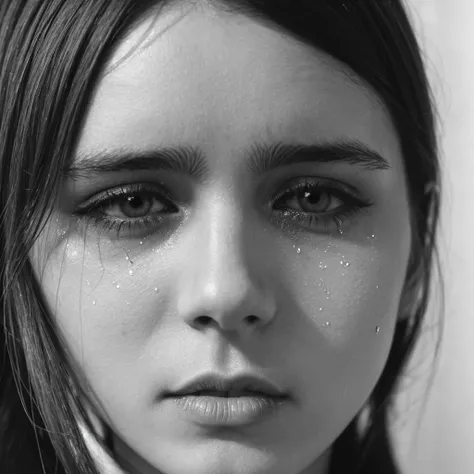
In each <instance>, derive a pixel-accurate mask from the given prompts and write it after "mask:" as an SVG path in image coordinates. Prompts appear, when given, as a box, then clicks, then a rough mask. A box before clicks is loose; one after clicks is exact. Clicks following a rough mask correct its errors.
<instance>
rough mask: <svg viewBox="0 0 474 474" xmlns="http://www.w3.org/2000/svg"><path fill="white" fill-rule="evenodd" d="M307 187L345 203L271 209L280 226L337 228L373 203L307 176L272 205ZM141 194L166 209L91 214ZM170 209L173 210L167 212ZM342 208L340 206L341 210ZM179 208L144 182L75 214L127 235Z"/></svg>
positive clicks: (89, 203)
mask: <svg viewBox="0 0 474 474" xmlns="http://www.w3.org/2000/svg"><path fill="white" fill-rule="evenodd" d="M304 190H307V191H309V192H313V193H314V192H318V193H320V194H321V195H329V196H331V197H332V198H334V197H336V198H337V199H339V200H340V201H342V202H343V203H344V204H343V205H342V206H339V208H337V209H336V211H332V212H327V213H323V214H312V213H309V212H305V211H298V210H294V209H284V210H272V214H274V215H275V216H276V217H277V220H278V221H279V223H280V224H279V225H285V223H286V224H287V223H288V220H291V221H293V222H295V223H297V224H298V225H303V226H305V227H309V228H310V227H314V226H317V225H318V224H322V225H324V227H326V228H328V227H330V226H331V225H334V224H336V225H337V226H338V227H339V226H341V225H342V224H343V222H344V221H346V220H347V219H350V218H353V217H355V216H356V215H357V214H358V212H360V211H361V210H366V209H367V208H369V207H371V206H372V204H373V203H372V202H370V201H368V200H363V199H361V198H358V197H355V196H354V195H353V194H351V193H350V192H349V191H347V190H346V189H345V187H344V186H342V185H339V184H337V183H331V184H330V185H329V184H323V183H321V182H317V181H309V180H308V179H307V178H306V179H304V180H300V181H299V182H298V183H296V184H295V185H293V186H291V187H289V188H288V186H287V188H286V189H285V190H284V191H283V192H281V193H279V194H277V195H276V196H274V197H273V199H272V206H274V205H275V203H278V202H280V201H281V200H283V199H285V198H286V199H290V198H293V197H297V196H298V193H299V192H302V191H304ZM131 196H140V197H147V198H150V199H151V198H155V199H156V200H157V201H159V202H160V203H162V204H163V205H164V206H165V209H166V211H165V212H162V213H160V214H155V215H152V216H145V217H140V218H136V219H133V218H132V219H128V220H127V219H117V218H109V217H104V215H94V214H93V213H94V212H96V211H98V210H103V209H107V207H110V206H112V205H114V204H118V203H120V202H121V201H123V200H125V199H126V198H127V197H131ZM170 208H173V209H175V211H172V212H170V211H169V209H170ZM340 208H342V209H340ZM178 213H179V209H178V207H177V206H176V205H174V204H173V203H172V198H171V197H170V196H169V195H168V193H167V192H166V191H165V190H164V189H163V188H157V187H156V186H150V185H145V184H135V185H129V186H119V187H117V188H114V189H110V190H106V191H104V192H103V193H102V194H101V195H99V196H98V197H96V198H93V199H91V200H89V201H87V202H86V203H85V204H83V205H81V206H80V208H78V209H77V210H76V211H75V212H74V214H75V215H76V216H77V217H81V218H85V219H87V221H88V222H89V223H92V224H94V225H95V226H97V227H101V230H102V231H105V232H112V231H114V232H115V233H116V235H117V237H119V236H120V235H121V234H123V233H124V232H127V233H129V234H130V235H134V234H137V233H138V234H139V233H140V231H143V232H146V231H150V230H152V229H154V228H157V227H159V226H161V225H164V224H165V223H166V217H164V215H163V214H171V215H172V214H178Z"/></svg>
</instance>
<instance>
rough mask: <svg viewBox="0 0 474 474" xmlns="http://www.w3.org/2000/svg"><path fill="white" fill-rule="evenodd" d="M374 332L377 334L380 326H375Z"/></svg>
mask: <svg viewBox="0 0 474 474" xmlns="http://www.w3.org/2000/svg"><path fill="white" fill-rule="evenodd" d="M375 332H376V333H377V334H378V333H379V332H380V326H377V327H376V328H375Z"/></svg>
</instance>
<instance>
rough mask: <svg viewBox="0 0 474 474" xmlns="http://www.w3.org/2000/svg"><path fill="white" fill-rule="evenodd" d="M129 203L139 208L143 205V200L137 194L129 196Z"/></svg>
mask: <svg viewBox="0 0 474 474" xmlns="http://www.w3.org/2000/svg"><path fill="white" fill-rule="evenodd" d="M128 204H129V205H130V206H131V207H133V208H135V209H136V208H138V207H141V206H142V205H143V201H142V200H141V199H140V198H139V197H137V196H130V197H129V198H128Z"/></svg>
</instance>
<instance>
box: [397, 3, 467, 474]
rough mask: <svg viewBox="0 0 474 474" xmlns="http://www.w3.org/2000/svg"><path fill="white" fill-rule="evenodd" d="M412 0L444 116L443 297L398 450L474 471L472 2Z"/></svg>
mask: <svg viewBox="0 0 474 474" xmlns="http://www.w3.org/2000/svg"><path fill="white" fill-rule="evenodd" d="M405 1H406V3H407V4H408V7H409V9H410V13H411V16H412V18H413V22H414V24H415V26H416V30H417V33H418V36H419V39H420V41H421V44H422V47H423V50H424V54H425V56H426V58H427V61H428V72H429V76H430V80H431V83H432V86H433V90H434V93H435V97H436V100H437V103H438V109H439V114H440V119H441V120H440V130H439V132H440V136H441V141H440V145H441V153H442V166H443V172H444V176H443V185H444V189H443V192H444V194H443V198H444V202H443V208H442V216H441V235H440V253H441V260H442V266H443V272H444V277H443V278H444V285H445V296H444V310H443V308H440V302H439V294H440V292H439V290H437V291H436V294H435V295H434V297H433V298H432V302H431V310H430V311H429V315H428V320H427V326H426V330H425V332H424V334H423V337H422V341H421V344H420V346H419V347H418V348H417V351H416V354H415V357H414V359H413V361H412V363H411V367H410V368H409V371H408V373H407V377H406V380H405V385H404V387H402V390H401V393H400V401H399V404H398V407H397V413H396V415H395V419H394V424H395V426H396V433H397V434H396V446H397V451H398V453H399V456H400V458H401V459H402V466H403V467H404V469H405V471H404V474H448V473H449V474H474V308H473V306H474V305H473V304H472V302H474V157H473V153H474V1H473V0H405ZM471 206H472V207H471ZM440 310H443V313H442V315H441V316H440V315H439V313H440ZM440 318H441V319H440ZM440 334H441V337H442V343H441V346H440V348H439V352H438V355H437V358H436V359H435V357H434V351H435V349H436V344H437V339H438V337H439V336H440ZM430 374H433V376H432V377H430Z"/></svg>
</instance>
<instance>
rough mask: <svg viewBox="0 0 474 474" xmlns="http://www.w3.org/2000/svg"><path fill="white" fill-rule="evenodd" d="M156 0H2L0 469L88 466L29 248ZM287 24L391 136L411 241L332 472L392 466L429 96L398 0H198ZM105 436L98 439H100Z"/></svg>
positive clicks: (422, 301)
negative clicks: (377, 356)
mask: <svg viewBox="0 0 474 474" xmlns="http://www.w3.org/2000/svg"><path fill="white" fill-rule="evenodd" d="M169 3H172V2H170V1H168V2H166V0H162V1H156V0H155V1H152V0H147V1H144V0H48V1H44V0H15V1H14V2H1V4H0V64H1V68H0V104H2V110H1V115H0V180H1V184H0V186H1V187H0V196H1V201H0V218H1V223H0V280H1V283H0V285H1V286H0V289H1V294H0V297H1V306H0V311H1V324H0V331H1V334H0V376H1V385H0V471H1V472H2V473H6V474H7V473H15V474H18V473H29V474H35V473H40V472H43V470H44V471H45V472H51V473H52V472H58V473H61V472H67V473H70V474H73V473H74V474H75V473H78V472H80V473H87V474H93V473H95V474H96V473H97V472H98V471H97V469H96V467H95V465H94V463H93V461H92V459H91V457H90V454H89V452H88V450H87V449H86V446H85V444H84V440H83V438H82V436H81V435H80V431H79V427H78V424H77V416H75V415H77V414H78V413H79V414H80V415H81V417H83V418H84V420H85V422H86V424H87V425H88V426H89V428H91V430H92V427H91V426H90V425H89V424H88V422H87V417H86V416H85V412H84V407H83V406H82V405H81V402H80V400H79V397H76V396H74V395H73V394H74V390H77V389H78V386H79V385H80V384H78V383H77V380H75V374H74V370H72V367H71V365H70V363H69V362H68V360H67V357H66V352H65V346H64V344H63V342H62V341H61V340H60V335H59V334H58V332H57V331H55V329H54V324H53V321H52V318H51V315H49V314H48V311H47V309H46V305H45V300H44V298H43V296H42V294H41V290H40V286H39V284H38V282H37V280H36V278H35V275H34V273H33V270H32V266H31V264H30V260H29V252H30V250H31V248H32V245H33V243H34V241H35V239H36V238H37V236H38V234H39V232H40V231H41V228H42V227H41V226H42V225H43V224H44V222H45V218H47V217H48V216H49V215H50V214H49V213H50V210H51V208H52V204H53V203H54V201H55V199H56V196H57V194H56V193H57V190H58V187H59V183H60V176H61V170H62V169H63V168H64V167H65V166H66V164H67V162H68V159H69V157H70V156H72V152H73V150H74V147H75V145H76V142H77V138H78V134H79V131H80V130H81V126H82V123H83V120H84V116H85V113H86V110H87V107H88V105H89V103H90V100H91V97H92V94H93V90H94V87H95V85H96V84H97V82H98V80H99V79H100V76H101V74H102V73H103V72H104V71H103V69H104V66H105V64H106V63H107V59H108V58H109V57H110V55H111V53H112V52H113V50H114V48H115V47H116V45H117V43H118V41H119V40H120V39H121V38H123V37H124V36H125V35H126V34H127V32H128V31H130V29H131V28H132V27H133V25H135V24H136V22H137V21H139V19H140V18H141V17H142V16H143V14H144V13H145V12H146V11H149V10H150V9H151V8H153V7H160V6H164V5H165V4H169ZM208 3H212V4H213V5H214V6H215V7H216V8H229V9H230V10H232V11H236V12H239V13H240V14H244V15H248V16H251V17H253V18H256V19H258V20H259V21H262V22H266V23H269V24H271V25H272V26H273V27H275V28H278V29H280V30H282V31H285V32H289V33H290V34H292V35H293V36H294V37H296V38H298V39H299V40H301V41H302V42H304V43H306V44H309V45H311V46H313V47H316V48H320V49H322V50H324V51H326V52H327V53H328V54H330V55H332V56H333V57H335V58H337V59H339V60H341V61H342V62H343V63H345V64H346V65H347V66H348V67H349V68H350V69H352V71H353V72H354V73H355V77H358V78H359V80H361V81H364V82H365V84H368V85H369V86H370V87H371V88H372V90H373V91H375V93H376V94H377V95H378V97H379V99H380V100H381V101H382V103H383V104H384V106H385V107H386V109H387V110H388V112H389V114H390V116H391V118H392V121H393V123H394V126H395V129H396V131H397V133H398V137H399V141H400V144H401V149H402V154H403V157H404V165H405V170H406V180H407V188H408V193H409V200H410V212H411V224H412V233H413V235H412V248H411V254H410V259H409V264H408V270H407V274H406V280H405V285H404V289H403V294H402V301H401V302H400V310H399V311H400V314H399V316H400V317H399V319H398V322H397V324H396V329H395V334H394V338H393V342H392V346H391V350H390V353H389V357H388V360H387V362H386V365H385V368H384V370H383V373H382V375H381V377H380V379H379V380H378V382H377V384H376V386H375V388H374V390H373V392H372V393H371V394H370V398H369V399H368V402H367V410H368V413H369V419H368V424H367V426H366V428H365V429H364V430H363V432H361V430H359V429H358V418H359V417H360V416H361V414H359V415H358V416H357V417H356V418H355V419H354V420H353V421H352V422H351V423H350V424H349V425H348V426H347V428H346V429H345V430H344V431H343V433H342V434H341V435H340V436H339V437H338V439H337V440H336V442H335V443H334V445H333V451H332V458H331V466H330V473H331V474H336V473H337V474H339V473H344V474H349V473H354V474H356V473H357V474H372V473H373V474H375V473H380V472H384V474H395V473H398V472H399V469H398V467H397V463H396V460H395V455H394V454H393V449H392V445H391V441H390V436H389V430H388V424H389V419H388V415H389V410H390V408H391V407H392V404H393V399H394V394H395V392H396V389H397V387H398V385H399V382H400V377H401V374H402V372H403V369H404V368H405V367H406V364H407V362H408V360H409V358H410V355H411V354H412V352H413V349H414V345H415V343H416V341H417V339H418V338H419V336H420V330H421V328H422V325H423V321H424V317H425V313H426V310H427V302H428V297H429V292H430V282H431V275H432V268H433V264H434V263H435V262H436V259H435V257H436V242H435V235H436V228H437V222H438V212H439V194H440V193H439V186H440V177H439V163H438V149H437V139H436V121H435V117H436V115H435V109H434V105H433V104H434V101H433V99H432V96H431V92H430V88H429V84H428V80H427V77H426V72H425V68H424V63H423V59H422V55H421V53H420V49H419V45H418V43H417V40H416V38H415V35H414V32H413V28H412V26H411V24H410V21H409V19H408V17H407V13H406V11H405V8H404V6H403V4H402V0H345V1H342V0H341V1H337V0H208ZM105 447H106V448H107V446H106V445H105Z"/></svg>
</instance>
